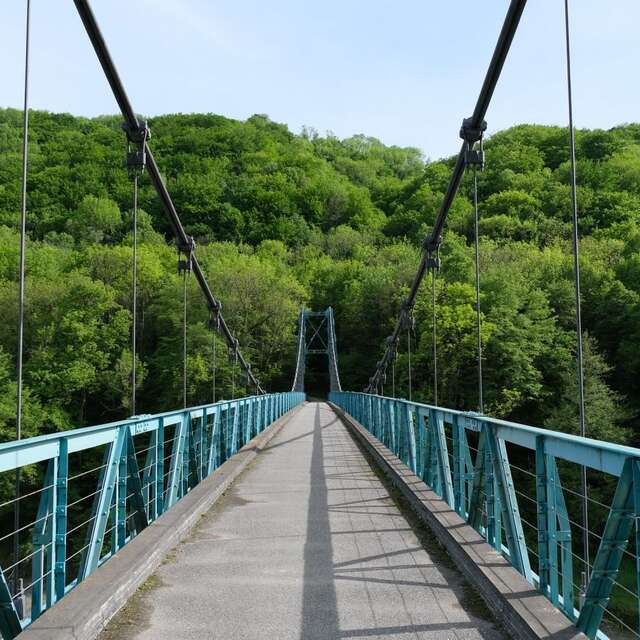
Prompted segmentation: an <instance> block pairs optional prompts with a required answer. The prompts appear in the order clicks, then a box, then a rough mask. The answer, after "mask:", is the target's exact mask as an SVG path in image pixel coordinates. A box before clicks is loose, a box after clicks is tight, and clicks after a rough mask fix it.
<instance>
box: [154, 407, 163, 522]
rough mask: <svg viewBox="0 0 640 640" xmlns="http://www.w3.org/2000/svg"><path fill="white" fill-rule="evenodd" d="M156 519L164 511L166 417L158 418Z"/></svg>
mask: <svg viewBox="0 0 640 640" xmlns="http://www.w3.org/2000/svg"><path fill="white" fill-rule="evenodd" d="M156 447H157V453H156V482H155V500H154V505H155V507H154V510H153V514H154V519H155V518H157V517H158V516H159V515H161V514H162V513H163V512H164V418H158V436H157V440H156Z"/></svg>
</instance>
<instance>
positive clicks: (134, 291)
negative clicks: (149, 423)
mask: <svg viewBox="0 0 640 640" xmlns="http://www.w3.org/2000/svg"><path fill="white" fill-rule="evenodd" d="M132 225H133V229H132V232H133V233H132V240H131V242H132V246H133V259H132V265H131V315H132V320H133V322H132V325H133V326H132V327H131V415H134V416H135V415H136V351H137V345H136V337H137V336H136V334H137V328H138V325H137V320H138V174H137V173H136V174H135V175H134V176H133V222H132Z"/></svg>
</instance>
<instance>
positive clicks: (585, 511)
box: [564, 0, 590, 588]
mask: <svg viewBox="0 0 640 640" xmlns="http://www.w3.org/2000/svg"><path fill="white" fill-rule="evenodd" d="M564 29H565V48H566V62H567V106H568V111H569V155H570V158H569V159H570V165H571V208H572V211H571V214H572V223H573V274H574V285H575V301H576V333H577V341H576V347H577V350H576V366H577V383H578V414H579V427H580V435H581V436H582V437H583V438H584V437H586V434H587V433H586V423H585V403H584V365H583V344H582V305H581V294H580V242H579V238H578V195H577V183H576V140H575V130H574V127H573V90H572V85H571V40H570V29H569V0H564ZM581 476H582V477H581V481H582V495H583V499H582V519H583V522H584V534H583V554H584V562H585V567H587V571H586V572H584V580H583V582H584V585H585V588H586V585H587V584H588V582H589V571H588V567H589V555H590V554H589V505H588V502H587V468H586V467H585V466H583V467H582V474H581Z"/></svg>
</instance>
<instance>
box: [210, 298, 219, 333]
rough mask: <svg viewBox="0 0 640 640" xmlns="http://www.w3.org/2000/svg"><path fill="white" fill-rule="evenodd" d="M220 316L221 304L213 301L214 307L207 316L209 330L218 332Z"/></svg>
mask: <svg viewBox="0 0 640 640" xmlns="http://www.w3.org/2000/svg"><path fill="white" fill-rule="evenodd" d="M221 314H222V302H220V301H219V300H216V301H215V306H214V307H213V309H211V312H210V314H209V328H210V329H214V330H215V331H220V315H221Z"/></svg>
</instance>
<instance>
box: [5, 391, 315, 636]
mask: <svg viewBox="0 0 640 640" xmlns="http://www.w3.org/2000/svg"><path fill="white" fill-rule="evenodd" d="M304 397H305V396H304V394H303V393H295V392H287V393H272V394H261V395H256V396H248V397H245V398H239V399H236V400H222V401H220V402H216V403H214V404H205V405H199V406H196V407H189V408H187V409H181V410H177V411H166V412H164V413H159V414H155V415H141V416H132V417H131V418H128V419H125V420H119V421H117V422H111V423H108V424H102V425H96V426H91V427H84V428H80V429H72V430H69V431H62V432H58V433H53V434H46V435H41V436H36V437H33V438H26V439H24V440H20V441H13V442H5V443H3V444H0V472H11V471H12V470H14V469H17V468H22V467H27V469H28V472H27V470H25V472H23V478H27V477H31V478H34V476H35V478H37V480H38V481H39V482H40V486H39V488H33V489H31V488H30V490H29V491H25V492H24V493H23V494H22V495H20V496H15V497H13V498H10V499H6V496H0V509H2V508H5V509H6V508H9V509H12V508H13V507H14V505H16V504H17V503H18V502H19V503H21V504H26V501H30V502H28V507H29V508H28V509H26V508H23V509H22V513H36V514H37V515H36V517H35V519H33V520H31V521H30V522H29V523H28V524H22V523H20V526H19V527H18V528H17V529H16V530H14V531H11V532H9V533H7V534H6V535H1V534H0V558H2V563H3V565H4V570H3V568H2V567H0V634H1V636H2V638H4V639H5V640H7V639H9V638H14V637H15V636H16V635H17V634H18V633H19V632H20V631H21V630H22V629H23V628H25V627H26V626H27V625H29V624H30V623H31V622H32V621H33V620H35V619H36V618H37V617H39V616H40V615H41V614H42V612H43V611H44V610H45V609H47V608H49V607H51V606H52V605H53V604H54V603H55V602H57V600H59V599H60V598H62V597H63V596H64V595H65V594H66V593H67V592H68V591H69V590H70V589H72V588H73V587H75V586H76V585H77V584H78V583H79V582H80V581H82V580H84V579H85V578H86V577H87V576H89V575H90V574H91V573H92V572H93V571H95V569H96V568H97V567H98V566H100V565H101V564H102V563H103V562H105V561H106V560H107V559H108V558H110V557H111V556H112V555H113V554H115V553H116V552H117V551H118V550H119V549H121V548H122V547H123V546H124V545H125V544H126V543H127V542H129V541H130V540H131V539H132V538H134V537H135V536H136V535H137V534H138V533H139V532H140V531H141V530H142V529H144V528H145V527H146V526H148V524H149V523H151V522H153V521H154V520H156V519H157V518H158V517H159V516H161V515H162V514H163V513H165V512H166V511H167V510H168V509H170V508H171V507H172V506H173V505H174V504H175V503H176V502H178V501H179V500H180V499H181V498H183V497H184V496H185V495H186V494H187V493H188V492H189V491H191V490H192V489H193V488H194V487H195V486H197V485H198V484H199V483H200V482H202V480H204V479H205V478H207V477H208V476H209V475H210V474H211V473H212V472H213V471H214V470H215V469H217V468H218V467H219V466H220V465H221V464H222V463H223V462H224V461H225V460H227V459H228V458H230V457H231V456H233V455H234V454H235V453H236V452H237V451H239V450H240V449H241V448H242V447H243V446H244V445H245V444H246V443H247V442H249V441H250V440H251V439H252V438H254V437H255V436H256V435H257V434H258V433H260V432H262V431H263V430H264V429H266V428H267V427H268V426H269V425H271V424H272V423H273V422H274V421H275V420H277V419H278V418H280V417H281V416H282V415H284V414H285V413H286V412H287V411H289V410H291V409H293V408H294V407H295V406H296V405H298V404H300V403H301V402H302V401H303V400H304ZM80 453H82V455H78V454H80ZM31 482H32V483H33V480H32V481H31ZM0 486H3V485H2V484H0ZM5 513H6V512H5ZM9 513H10V512H9ZM3 515H4V514H3V513H2V512H0V524H2V522H3V521H6V519H3V517H2V516H3ZM78 521H79V522H78ZM15 535H19V536H20V538H21V540H22V545H21V553H22V554H23V555H21V557H19V558H11V555H10V553H7V552H6V551H5V549H4V548H3V547H2V542H3V541H5V540H6V541H10V540H9V539H13V537H14V536H15ZM7 558H11V564H8V560H7ZM5 562H6V564H5ZM9 571H12V572H14V577H16V575H17V577H18V580H12V581H11V583H12V584H13V583H15V584H19V582H20V579H22V578H24V577H25V574H26V573H29V575H30V577H29V578H28V586H27V587H25V588H20V590H19V592H18V593H12V592H11V590H10V588H9V581H8V580H7V574H8V573H9ZM27 592H28V593H27ZM25 594H26V595H27V596H30V597H25ZM27 601H30V608H31V611H30V614H28V613H27V612H26V611H25V608H26V602H27Z"/></svg>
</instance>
